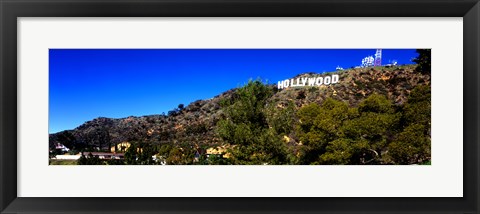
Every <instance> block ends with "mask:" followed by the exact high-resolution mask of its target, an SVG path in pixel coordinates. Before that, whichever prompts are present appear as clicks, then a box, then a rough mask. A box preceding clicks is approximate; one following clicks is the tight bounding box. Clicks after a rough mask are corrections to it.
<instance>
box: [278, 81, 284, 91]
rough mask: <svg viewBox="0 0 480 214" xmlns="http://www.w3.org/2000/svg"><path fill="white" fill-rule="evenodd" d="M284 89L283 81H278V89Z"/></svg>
mask: <svg viewBox="0 0 480 214" xmlns="http://www.w3.org/2000/svg"><path fill="white" fill-rule="evenodd" d="M282 88H283V81H278V89H282Z"/></svg>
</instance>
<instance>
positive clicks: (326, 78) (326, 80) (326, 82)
mask: <svg viewBox="0 0 480 214" xmlns="http://www.w3.org/2000/svg"><path fill="white" fill-rule="evenodd" d="M324 83H325V85H330V77H325V82H324Z"/></svg>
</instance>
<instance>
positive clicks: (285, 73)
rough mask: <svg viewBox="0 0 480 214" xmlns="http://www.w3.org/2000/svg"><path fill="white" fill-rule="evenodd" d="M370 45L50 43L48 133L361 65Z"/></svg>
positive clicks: (396, 56)
mask: <svg viewBox="0 0 480 214" xmlns="http://www.w3.org/2000/svg"><path fill="white" fill-rule="evenodd" d="M374 54H375V49H352V50H350V49H50V51H49V66H50V67H49V133H55V132H59V131H63V130H68V129H74V128H76V127H77V126H79V125H81V124H83V123H84V122H86V121H89V120H92V119H94V118H97V117H110V118H123V117H128V116H143V115H152V114H161V113H162V112H165V113H167V112H168V111H169V110H172V109H173V108H176V107H177V106H178V104H180V103H182V104H185V106H187V105H188V104H189V103H190V102H193V101H195V100H199V99H209V98H212V97H214V96H215V95H218V94H220V93H222V92H224V91H226V90H228V89H231V88H236V87H239V86H242V85H243V84H244V83H246V82H247V81H248V80H249V79H256V78H258V77H259V78H261V79H262V80H264V81H268V82H269V83H276V82H277V81H279V80H284V79H287V78H290V77H293V76H295V75H297V74H300V73H305V72H318V73H321V72H328V71H334V70H335V68H336V67H337V66H341V67H343V68H350V67H352V66H357V65H360V64H361V60H362V59H363V58H364V57H367V56H370V55H374ZM416 56H417V54H416V53H415V50H414V49H384V50H383V60H382V63H383V64H386V63H388V62H389V60H397V61H398V63H399V64H412V63H413V62H411V59H412V58H414V57H416Z"/></svg>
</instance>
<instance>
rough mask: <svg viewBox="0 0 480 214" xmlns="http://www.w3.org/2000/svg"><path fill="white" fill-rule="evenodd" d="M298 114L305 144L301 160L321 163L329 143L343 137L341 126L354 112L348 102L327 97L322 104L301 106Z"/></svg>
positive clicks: (304, 162) (300, 134)
mask: <svg viewBox="0 0 480 214" xmlns="http://www.w3.org/2000/svg"><path fill="white" fill-rule="evenodd" d="M297 114H298V119H299V125H298V126H297V132H298V135H299V140H300V142H301V143H302V144H303V145H304V147H303V150H302V157H301V161H300V162H301V163H302V164H319V163H321V162H322V161H321V155H322V154H324V153H325V152H326V148H327V146H328V144H329V143H330V142H332V141H334V140H336V139H339V138H342V136H343V133H342V129H341V127H342V126H343V123H344V122H345V121H346V120H347V119H349V118H350V117H351V114H352V112H351V111H350V110H349V107H348V105H347V104H346V103H344V102H341V101H337V100H334V99H332V98H327V99H326V100H325V101H324V102H323V103H322V105H321V106H319V105H318V104H316V103H312V104H309V105H307V106H304V107H302V108H300V109H299V110H298V113H297ZM331 148H333V147H331Z"/></svg>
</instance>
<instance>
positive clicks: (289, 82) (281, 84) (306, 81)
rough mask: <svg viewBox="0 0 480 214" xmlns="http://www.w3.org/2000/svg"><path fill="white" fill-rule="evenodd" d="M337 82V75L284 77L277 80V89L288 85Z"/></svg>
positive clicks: (313, 84)
mask: <svg viewBox="0 0 480 214" xmlns="http://www.w3.org/2000/svg"><path fill="white" fill-rule="evenodd" d="M336 83H338V75H337V74H334V75H332V76H326V77H302V78H297V79H286V80H283V81H278V89H283V88H289V87H304V86H321V85H330V84H336Z"/></svg>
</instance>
